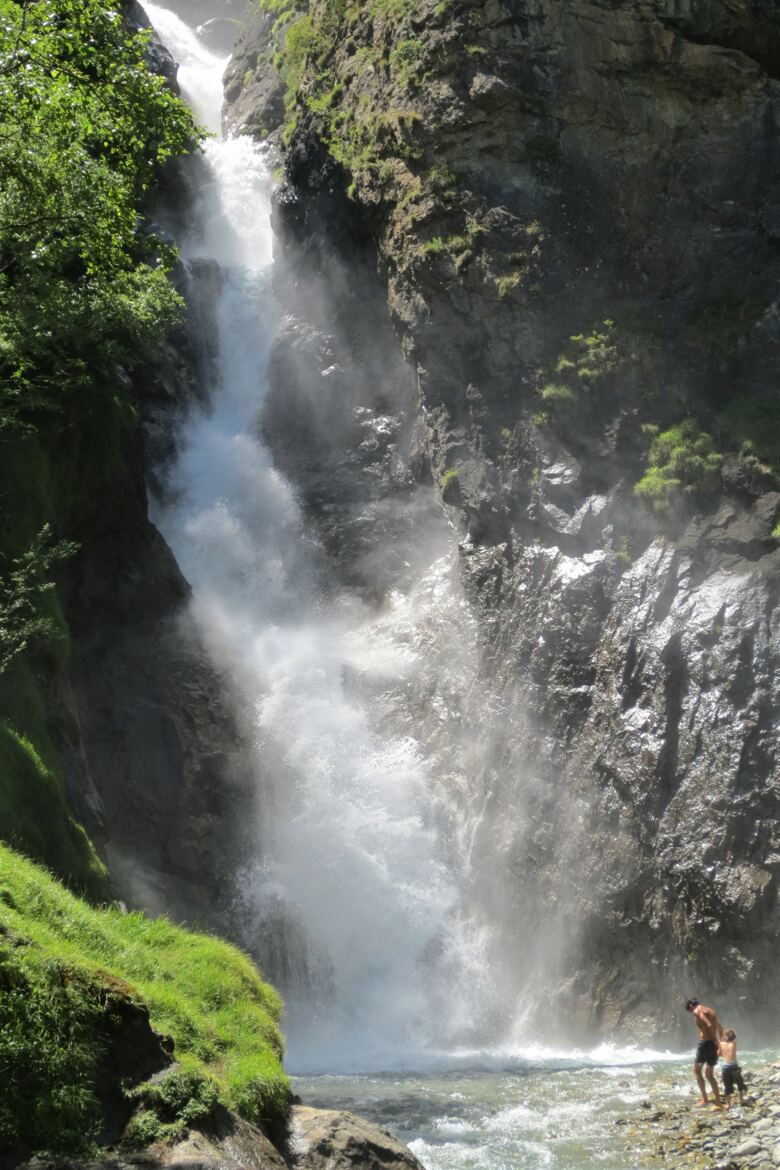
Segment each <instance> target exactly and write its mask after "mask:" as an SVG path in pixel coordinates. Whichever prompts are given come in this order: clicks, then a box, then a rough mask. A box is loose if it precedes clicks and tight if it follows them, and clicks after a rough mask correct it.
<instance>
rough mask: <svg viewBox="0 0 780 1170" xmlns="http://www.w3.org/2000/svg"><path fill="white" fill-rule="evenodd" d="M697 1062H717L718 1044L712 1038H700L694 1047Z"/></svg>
mask: <svg viewBox="0 0 780 1170" xmlns="http://www.w3.org/2000/svg"><path fill="white" fill-rule="evenodd" d="M696 1063H697V1064H717V1063H718V1046H717V1044H716V1043H715V1041H714V1040H701V1041H700V1042H699V1047H698V1048H697V1049H696Z"/></svg>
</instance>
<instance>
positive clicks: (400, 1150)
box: [292, 1105, 422, 1170]
mask: <svg viewBox="0 0 780 1170" xmlns="http://www.w3.org/2000/svg"><path fill="white" fill-rule="evenodd" d="M292 1149H293V1159H294V1165H295V1166H296V1167H297V1170H422V1166H421V1164H420V1163H419V1162H418V1161H417V1159H416V1158H415V1157H414V1155H413V1154H412V1153H410V1151H409V1150H408V1149H407V1148H406V1146H404V1145H402V1144H401V1142H398V1141H396V1140H395V1138H393V1137H390V1135H389V1134H388V1133H385V1132H384V1130H381V1129H377V1127H376V1126H374V1125H370V1124H369V1122H367V1121H364V1120H363V1119H362V1118H361V1117H356V1116H355V1115H354V1114H353V1113H344V1112H342V1111H341V1110H335V1109H311V1108H309V1107H308V1106H304V1105H299V1106H298V1107H297V1108H296V1109H295V1110H294V1111H293V1123H292Z"/></svg>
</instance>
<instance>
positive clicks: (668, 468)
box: [634, 419, 723, 514]
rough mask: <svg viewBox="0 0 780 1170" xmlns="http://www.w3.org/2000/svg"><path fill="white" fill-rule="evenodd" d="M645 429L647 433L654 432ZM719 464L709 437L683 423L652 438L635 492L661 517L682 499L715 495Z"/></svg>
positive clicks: (689, 422)
mask: <svg viewBox="0 0 780 1170" xmlns="http://www.w3.org/2000/svg"><path fill="white" fill-rule="evenodd" d="M646 429H647V430H648V431H649V432H650V433H653V431H654V430H655V428H651V427H648V428H646ZM722 462H723V456H722V455H719V454H718V452H717V451H716V450H715V445H714V442H713V439H712V435H709V434H707V432H706V431H702V430H700V429H699V427H698V426H697V424H696V423H695V422H694V421H693V420H692V419H686V420H685V421H684V422H681V423H678V424H677V426H673V427H670V428H669V429H668V430H666V431H662V432H661V433H660V434H658V433H656V434H655V435H654V437H653V440H652V442H651V444H650V451H649V455H648V466H647V471H646V472H645V474H644V475H643V476H642V478H641V479H640V480H639V482H638V483H637V485H636V487H635V489H634V490H635V491H636V493H637V495H638V496H641V497H643V498H644V499H646V500H648V501H649V502H650V503H651V504H652V506H653V509H654V510H655V511H656V512H659V513H662V514H663V513H666V512H669V511H670V510H671V508H672V507H673V506H674V504H675V503H676V502H677V501H678V500H679V499H681V498H683V497H686V496H687V497H689V498H697V497H699V498H701V497H703V496H706V495H708V494H709V493H710V492H712V491H714V490H715V488H716V487H717V486H718V483H719V476H720V467H721V463H722Z"/></svg>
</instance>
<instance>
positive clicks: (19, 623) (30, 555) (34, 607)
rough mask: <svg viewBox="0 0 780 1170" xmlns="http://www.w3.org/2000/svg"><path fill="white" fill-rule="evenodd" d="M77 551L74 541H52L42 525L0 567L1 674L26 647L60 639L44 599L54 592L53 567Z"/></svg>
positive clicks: (47, 528)
mask: <svg viewBox="0 0 780 1170" xmlns="http://www.w3.org/2000/svg"><path fill="white" fill-rule="evenodd" d="M77 550H78V545H77V544H74V543H73V541H69V540H60V541H58V542H57V543H54V542H53V537H52V531H51V527H50V525H48V524H45V525H44V527H43V528H42V529H41V531H40V532H39V533H38V535H37V536H36V538H35V540H34V541H33V543H32V544H31V545H30V547H29V548H28V549H27V551H26V552H24V553H22V555H21V556H20V557H17V558H16V559H15V560H13V561H11V563H10V565H9V566H8V567H7V568H5V569H3V568H2V567H1V566H0V674H3V672H4V671H6V670H7V669H8V667H9V666H10V665H11V663H12V662H13V660H14V659H15V658H16V657H17V656H18V655H19V654H21V653H23V651H25V650H26V649H27V648H28V646H31V645H33V644H40V643H46V642H51V641H56V640H58V639H60V638H62V636H63V635H62V631H61V630H60V629H59V627H58V626H57V624H56V622H55V621H54V620H53V618H51V617H49V616H47V615H46V613H45V612H44V606H43V602H44V599H45V598H46V597H47V595H50V594H52V593H53V592H54V589H55V585H54V582H53V580H52V579H51V575H52V571H53V570H54V568H55V566H56V565H58V564H61V563H62V562H63V561H66V560H68V558H69V557H72V556H73V555H74V554H75V553H76V552H77Z"/></svg>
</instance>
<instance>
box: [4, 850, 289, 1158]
mask: <svg viewBox="0 0 780 1170" xmlns="http://www.w3.org/2000/svg"><path fill="white" fill-rule="evenodd" d="M0 988H1V989H2V994H0V1079H2V1083H3V1092H2V1094H1V1095H0V1150H2V1148H3V1147H5V1148H8V1147H11V1146H14V1145H18V1146H21V1147H23V1148H25V1149H28V1150H50V1151H54V1152H63V1153H74V1152H75V1153H84V1152H86V1151H87V1150H88V1147H89V1145H90V1144H91V1143H92V1142H93V1141H94V1139H95V1136H96V1134H97V1131H98V1126H99V1116H100V1111H99V1104H98V1096H97V1091H96V1090H97V1088H98V1084H97V1080H98V1077H99V1076H100V1075H101V1058H102V1054H103V1051H104V1046H105V1037H104V1028H103V1026H102V1024H103V1020H104V1014H105V1011H106V1010H109V1009H110V1002H111V997H112V996H113V995H114V994H116V993H117V992H120V993H121V994H124V995H127V996H129V997H130V998H132V999H134V1000H136V1001H137V1002H139V1003H143V1004H145V1005H146V1006H147V1008H148V1010H149V1014H150V1020H151V1024H152V1027H153V1028H154V1029H155V1030H156V1031H157V1032H159V1033H160V1034H162V1035H166V1036H171V1037H172V1038H173V1040H174V1043H175V1051H174V1055H175V1058H176V1060H177V1061H178V1062H179V1064H180V1066H181V1067H180V1070H179V1071H178V1072H177V1073H176V1074H175V1076H173V1077H172V1078H171V1079H170V1080H168V1081H166V1082H163V1083H161V1084H160V1085H149V1086H147V1087H141V1088H139V1089H137V1090H136V1091H135V1092H134V1094H133V1097H134V1100H135V1101H136V1102H137V1103H138V1104H139V1105H140V1106H141V1111H140V1114H139V1115H138V1119H137V1120H136V1122H135V1123H134V1125H133V1127H132V1132H131V1134H130V1135H128V1138H129V1140H130V1141H131V1142H134V1143H135V1144H136V1145H138V1144H146V1141H147V1140H154V1139H156V1138H158V1137H160V1136H162V1137H172V1136H176V1134H177V1133H179V1132H180V1131H181V1129H182V1128H183V1127H184V1126H186V1125H187V1124H192V1123H194V1122H196V1121H199V1120H200V1121H202V1120H203V1119H204V1118H205V1117H206V1116H208V1114H209V1113H210V1111H211V1109H212V1108H213V1106H214V1104H215V1102H216V1101H217V1100H221V1101H222V1102H223V1103H224V1104H226V1105H228V1106H230V1107H232V1108H233V1109H235V1110H236V1111H237V1112H238V1113H240V1114H241V1115H242V1116H243V1117H246V1118H247V1119H249V1120H250V1121H253V1122H255V1123H257V1124H259V1125H261V1126H263V1127H264V1128H265V1129H266V1130H267V1131H269V1132H271V1133H278V1132H279V1131H280V1130H281V1129H282V1128H283V1126H284V1124H285V1121H286V1117H287V1111H288V1107H289V1085H288V1081H287V1078H286V1076H285V1074H284V1072H283V1071H282V1067H281V1056H282V1038H281V1035H280V1032H279V1027H278V1022H279V1017H280V1015H281V1009H282V1005H281V1001H280V999H279V996H278V995H277V993H276V992H275V991H274V989H273V988H271V987H269V986H268V985H267V984H266V983H264V982H263V981H262V979H261V977H260V975H259V973H258V971H257V969H256V968H255V966H254V965H253V963H252V962H251V960H250V959H249V958H247V956H246V955H243V954H242V953H241V952H240V951H238V950H237V949H236V948H235V947H232V946H229V945H228V944H227V943H224V942H221V941H220V940H218V939H216V938H212V937H209V936H206V935H201V934H194V933H192V932H190V931H187V930H184V929H182V928H181V927H177V926H174V925H173V924H172V923H170V922H169V921H167V920H166V919H164V918H158V919H150V918H147V917H146V916H145V915H143V914H140V913H136V914H126V913H122V912H121V911H120V910H117V909H95V908H93V907H90V906H88V905H87V904H86V903H85V902H83V901H81V900H80V899H78V898H77V897H75V896H74V895H73V894H71V893H69V892H68V891H67V890H66V889H65V888H64V887H63V886H62V885H61V884H60V883H59V882H57V881H56V880H55V879H54V878H53V877H51V876H50V875H49V874H48V873H47V872H46V871H45V870H43V869H41V868H40V867H39V866H37V865H34V864H33V863H32V862H30V861H27V860H26V859H24V858H22V857H21V856H20V855H19V854H17V853H15V852H13V851H12V850H10V849H8V848H6V847H5V846H0ZM165 1127H168V1128H165Z"/></svg>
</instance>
